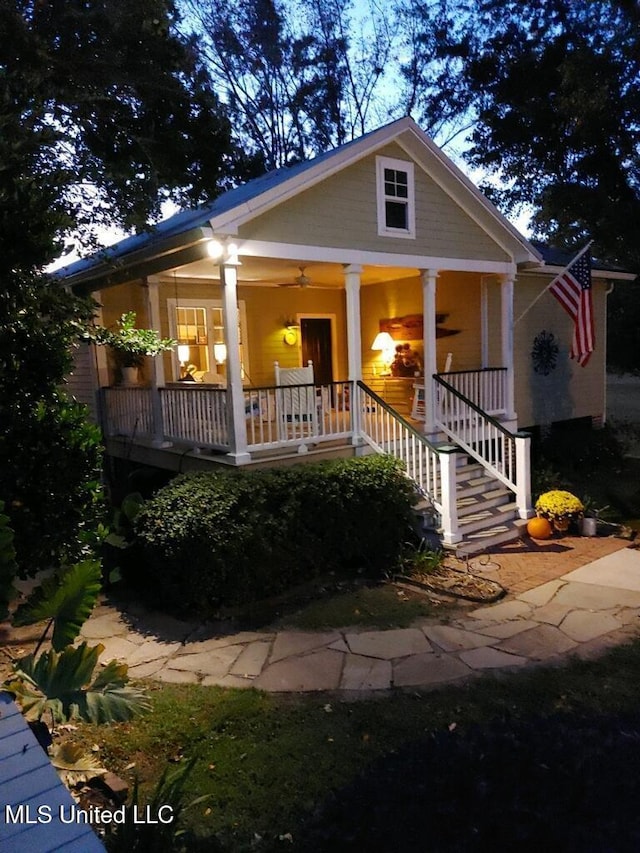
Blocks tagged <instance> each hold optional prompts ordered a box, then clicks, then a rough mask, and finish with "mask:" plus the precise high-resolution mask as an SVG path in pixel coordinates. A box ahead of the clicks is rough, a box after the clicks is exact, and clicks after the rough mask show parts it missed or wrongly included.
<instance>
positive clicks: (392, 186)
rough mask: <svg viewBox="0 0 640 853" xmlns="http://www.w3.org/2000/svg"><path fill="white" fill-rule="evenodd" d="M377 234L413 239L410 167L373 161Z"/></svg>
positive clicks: (393, 161) (387, 159)
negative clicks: (376, 204) (374, 165)
mask: <svg viewBox="0 0 640 853" xmlns="http://www.w3.org/2000/svg"><path fill="white" fill-rule="evenodd" d="M376 177H377V201H378V234H379V235H380V236H382V237H409V238H415V236H416V234H415V206H414V184H413V179H414V175H413V163H411V162H409V161H408V160H396V159H393V158H391V157H376Z"/></svg>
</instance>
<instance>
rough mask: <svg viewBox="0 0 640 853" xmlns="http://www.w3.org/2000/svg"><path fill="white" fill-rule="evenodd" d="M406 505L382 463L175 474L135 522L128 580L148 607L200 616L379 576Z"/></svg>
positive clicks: (403, 489) (396, 474)
mask: <svg viewBox="0 0 640 853" xmlns="http://www.w3.org/2000/svg"><path fill="white" fill-rule="evenodd" d="M414 500H415V498H414V491H413V488H412V486H411V483H410V481H409V480H407V478H406V477H405V476H404V475H403V474H402V471H401V469H400V467H399V466H398V464H397V463H396V462H395V461H394V460H392V459H391V458H388V457H382V456H370V457H364V458H360V459H349V460H337V461H333V462H324V463H318V464H305V465H298V466H295V467H292V468H277V469H271V470H268V471H254V472H228V473H227V472H221V473H218V472H206V473H199V474H189V475H182V476H180V477H177V478H176V479H175V480H174V481H173V482H171V483H170V484H169V485H168V486H166V487H164V488H163V489H161V490H160V491H159V492H158V493H157V494H156V495H155V496H154V497H153V498H152V499H151V500H150V501H148V502H147V503H146V504H145V505H144V506H143V508H142V510H141V511H140V513H139V515H138V516H137V518H136V520H135V533H136V546H137V550H138V555H139V559H136V560H135V565H134V566H131V567H130V568H129V570H128V572H127V574H128V580H130V581H132V582H133V583H134V585H135V586H136V587H137V588H138V590H139V591H140V592H141V593H142V594H143V595H144V597H145V598H147V600H151V601H152V602H153V603H154V604H156V605H160V606H164V607H171V608H172V609H182V610H190V611H193V610H196V611H203V610H208V609H210V608H211V607H212V606H215V605H216V604H220V603H224V604H237V603H240V602H246V601H251V600H257V599H259V598H264V597H266V596H268V595H273V594H276V593H279V592H281V591H283V590H285V589H287V588H289V587H291V586H293V585H296V584H298V583H303V582H305V581H308V580H310V579H312V578H314V577H317V576H319V575H321V574H324V573H326V572H330V571H332V572H336V573H338V574H341V575H348V574H355V573H357V572H362V571H364V572H366V573H367V574H371V575H374V576H375V575H380V574H381V573H384V572H385V571H387V570H389V569H390V568H391V567H392V566H393V565H394V564H395V562H396V561H397V558H398V555H399V552H400V549H401V546H402V543H403V542H404V541H405V540H406V538H407V535H408V527H409V526H410V523H411V506H412V504H413V502H414Z"/></svg>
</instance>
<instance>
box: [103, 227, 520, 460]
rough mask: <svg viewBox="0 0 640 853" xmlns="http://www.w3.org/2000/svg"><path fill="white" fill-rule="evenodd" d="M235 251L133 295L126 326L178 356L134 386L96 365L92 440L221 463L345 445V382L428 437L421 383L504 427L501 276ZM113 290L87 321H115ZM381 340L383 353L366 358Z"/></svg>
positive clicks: (427, 398)
mask: <svg viewBox="0 0 640 853" xmlns="http://www.w3.org/2000/svg"><path fill="white" fill-rule="evenodd" d="M237 248H238V247H237V246H235V244H232V243H231V244H229V243H227V244H226V245H225V246H224V247H221V250H222V251H223V252H224V253H225V255H224V257H222V258H219V259H211V258H206V259H199V260H197V261H194V262H192V263H190V264H184V265H182V266H180V267H177V268H174V269H171V270H168V271H166V272H164V273H162V274H160V275H156V276H149V277H147V278H146V279H145V280H143V281H142V282H141V285H139V286H138V289H137V297H138V317H139V320H138V322H139V324H140V325H144V324H148V325H149V326H151V327H152V328H155V329H157V330H158V331H159V332H160V333H161V334H162V335H163V336H172V337H174V338H175V339H176V340H177V341H178V347H177V349H176V351H175V352H174V353H172V354H168V355H165V356H164V357H160V358H157V359H155V360H154V361H153V362H149V363H148V364H147V365H146V366H145V372H144V375H143V377H142V379H143V383H142V384H143V387H139V388H123V387H113V385H114V382H113V380H114V373H113V370H112V369H110V367H109V365H108V363H107V359H106V356H105V353H103V352H101V353H99V356H101V358H102V361H103V363H102V365H100V374H101V377H100V378H101V383H100V384H101V385H102V386H103V390H102V392H101V394H102V405H101V419H102V426H103V428H104V430H105V435H107V436H113V435H128V436H129V437H130V438H133V437H134V436H135V437H136V438H138V439H142V437H143V436H144V437H145V439H149V438H151V439H152V440H153V441H154V442H156V443H161V444H166V443H167V442H174V443H182V444H185V445H192V446H194V447H198V448H201V449H210V450H215V451H217V452H226V453H228V454H229V457H230V459H229V461H230V462H232V464H249V463H250V462H251V460H252V454H255V453H256V452H260V453H261V454H263V452H264V451H269V450H273V451H277V450H279V449H282V448H291V447H300V448H302V449H303V451H304V449H305V448H306V447H308V445H309V444H311V443H313V444H320V443H323V442H328V441H335V440H349V441H352V442H353V443H356V444H358V443H360V439H359V437H358V435H357V431H358V421H357V418H356V417H355V414H356V412H355V409H354V406H353V405H352V403H353V399H354V397H353V392H354V383H356V382H358V381H363V382H364V383H365V384H366V385H367V386H368V388H369V389H370V390H371V391H372V392H373V393H374V394H376V395H377V396H378V397H380V398H381V399H382V400H383V401H384V402H385V403H386V404H388V405H389V406H390V407H391V408H392V409H394V410H395V412H396V413H397V414H398V415H399V416H401V417H403V418H404V419H405V420H407V421H408V422H409V423H410V424H411V425H412V426H413V427H414V428H416V429H417V430H418V431H420V432H421V433H423V434H424V435H425V436H428V437H432V438H433V437H435V436H436V435H437V434H438V432H439V430H438V428H437V425H436V420H437V407H438V399H439V397H438V395H439V394H440V396H441V394H442V391H441V390H440V391H438V386H437V385H436V383H435V382H434V381H433V377H434V376H440V377H441V378H444V379H446V382H447V383H448V384H449V385H450V386H452V387H453V388H454V389H455V390H456V391H457V392H458V393H459V394H461V395H463V396H464V397H465V398H466V399H468V400H469V401H471V403H473V404H475V405H477V406H478V407H480V408H481V409H482V410H483V411H484V412H486V413H487V414H489V415H491V416H492V417H494V418H498V419H499V420H500V421H502V422H504V423H505V425H507V426H509V427H511V428H513V427H514V426H515V425H516V414H515V411H514V404H513V399H514V376H513V335H512V322H513V280H514V278H513V270H512V268H511V267H509V270H510V271H509V272H505V268H507V267H508V265H507V264H496V263H495V262H494V263H493V264H492V263H487V262H482V261H479V262H473V261H471V262H470V261H467V262H461V263H456V264H452V262H451V261H449V265H450V266H451V267H459V268H452V269H435V268H431V269H427V270H420V269H416V268H411V267H404V266H397V265H393V266H391V265H389V264H388V261H389V259H388V258H387V259H386V260H387V265H383V264H381V263H377V264H348V263H344V264H338V263H336V262H332V261H328V260H325V261H309V260H307V259H306V258H300V257H299V256H298V257H295V258H281V257H278V258H274V257H265V256H256V255H251V254H248V255H242V256H240V255H239V253H238V251H237ZM243 248H244V249H245V250H246V248H247V247H246V246H245V247H243ZM376 260H377V259H376ZM492 266H493V267H494V268H495V269H494V271H493V272H490V271H489V269H490V268H491V267H492ZM474 267H475V269H474ZM300 270H302V271H303V272H302V273H300V272H299V271H300ZM296 271H298V275H297V276H296V275H295V273H296ZM301 278H302V282H303V283H302V285H300V284H298V283H297V281H298V280H299V279H301ZM125 287H127V288H128V289H127V294H128V296H129V298H130V293H131V290H130V286H125V285H122V286H121V287H114V288H111V289H110V290H108V291H105V292H104V293H103V296H102V302H103V307H102V322H103V323H106V324H108V323H109V322H113V321H114V320H115V319H116V318H117V316H118V312H119V307H120V303H121V300H120V298H119V296H120V294H119V291H120V290H121V289H122V290H124V289H125ZM383 329H388V330H390V331H388V332H386V338H387V340H388V342H389V343H388V345H387V348H386V349H384V350H380V349H377V348H374V347H375V346H376V339H377V338H379V333H380V331H381V330H383ZM392 347H395V349H396V350H401V349H402V348H403V347H406V348H408V349H410V351H411V353H412V354H413V356H415V360H414V361H413V362H412V367H411V369H410V370H409V371H408V374H409V375H408V374H407V371H406V370H402V371H401V372H399V371H396V370H394V367H395V365H394V363H393V362H394V350H393V349H392ZM395 356H396V359H395V360H396V361H397V353H395ZM309 362H311V363H312V373H311V377H312V378H311V381H309V380H308V378H305V379H303V380H301V381H299V382H295V379H294V380H291V379H290V380H289V382H290V383H291V384H290V385H288V386H287V387H279V386H278V384H277V380H276V375H275V371H276V365H278V366H279V367H280V368H281V369H283V372H284V371H288V372H289V373H291V374H295V372H296V369H301V368H306V366H307V364H308V363H309ZM105 386H106V387H105ZM309 386H311V387H309ZM301 407H302V409H304V411H302V410H301Z"/></svg>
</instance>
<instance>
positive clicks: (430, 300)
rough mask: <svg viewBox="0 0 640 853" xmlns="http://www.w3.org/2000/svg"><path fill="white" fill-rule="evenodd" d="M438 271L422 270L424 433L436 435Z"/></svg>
mask: <svg viewBox="0 0 640 853" xmlns="http://www.w3.org/2000/svg"><path fill="white" fill-rule="evenodd" d="M437 278H438V270H433V269H431V270H422V317H423V333H422V335H423V345H424V432H425V433H426V434H427V435H429V434H431V433H435V415H436V395H435V383H434V381H433V378H432V377H433V374H434V373H437V372H438V364H437V361H436V279H437Z"/></svg>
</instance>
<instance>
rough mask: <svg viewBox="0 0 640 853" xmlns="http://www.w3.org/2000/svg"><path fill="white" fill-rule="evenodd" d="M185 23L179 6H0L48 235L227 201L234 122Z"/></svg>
mask: <svg viewBox="0 0 640 853" xmlns="http://www.w3.org/2000/svg"><path fill="white" fill-rule="evenodd" d="M176 24H177V13H176V10H175V6H174V4H173V2H171V0H141V2H136V3H120V2H117V0H91V2H89V3H86V2H82V0H44V2H33V0H17V2H16V0H1V2H0V32H2V35H3V38H2V47H1V48H0V57H1V59H0V69H1V70H2V75H1V78H0V79H2V81H3V87H4V89H5V92H4V98H3V107H4V110H6V111H7V112H8V113H9V116H8V120H9V121H11V122H13V124H14V125H15V124H16V122H19V123H20V125H21V132H19V133H17V135H16V138H17V139H21V138H23V137H25V143H24V144H25V146H26V147H25V149H24V150H20V151H18V152H17V153H18V159H17V162H18V163H19V164H20V163H24V157H25V155H30V156H31V159H32V161H33V164H34V165H37V167H38V168H37V169H36V170H35V172H33V173H32V174H33V177H34V179H37V181H38V182H39V184H40V186H39V189H40V190H41V191H42V190H43V189H46V190H47V192H48V193H49V194H50V196H51V201H53V206H52V209H51V210H52V213H51V215H50V220H51V221H50V222H49V223H48V224H49V229H48V233H51V231H52V230H56V229H57V228H58V227H59V225H60V220H59V219H58V220H57V221H54V214H58V215H60V214H61V215H62V216H63V217H65V216H66V217H67V224H68V225H71V226H73V227H77V226H78V225H81V226H83V227H85V228H93V227H95V225H96V224H97V223H98V222H100V223H101V224H103V223H105V222H106V223H107V224H110V225H111V224H113V222H114V221H115V222H118V223H120V224H122V225H124V226H125V227H131V226H134V227H143V226H144V225H146V223H147V221H148V219H149V217H153V216H156V215H157V214H158V213H159V212H160V205H161V203H162V201H163V200H164V199H166V198H168V197H172V198H174V199H175V200H177V201H188V202H190V203H194V202H198V201H201V200H203V198H207V197H211V196H213V195H215V193H216V192H217V191H218V189H219V186H220V181H221V176H222V169H223V167H224V165H225V159H226V158H229V157H230V155H231V148H230V143H229V126H228V122H227V121H226V119H225V118H224V115H223V113H222V110H221V108H220V105H219V103H218V99H217V97H216V95H215V94H214V92H213V91H212V89H211V86H210V85H209V83H208V79H207V77H206V75H205V73H204V72H203V70H202V69H201V68H200V67H199V66H198V63H197V60H196V57H195V55H194V54H193V52H192V51H190V50H189V48H188V47H187V45H186V44H185V42H184V40H182V39H180V38H179V37H178V36H177V34H176ZM22 130H24V131H26V133H25V132H22ZM14 159H15V158H14ZM24 177H25V173H24V171H23V172H22V173H21V175H20V178H21V179H23V178H24ZM25 189H26V190H27V191H28V189H29V186H28V185H27V186H26V187H25ZM54 226H55V227H54ZM41 230H42V231H43V232H44V231H45V229H44V228H42V229H41Z"/></svg>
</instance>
